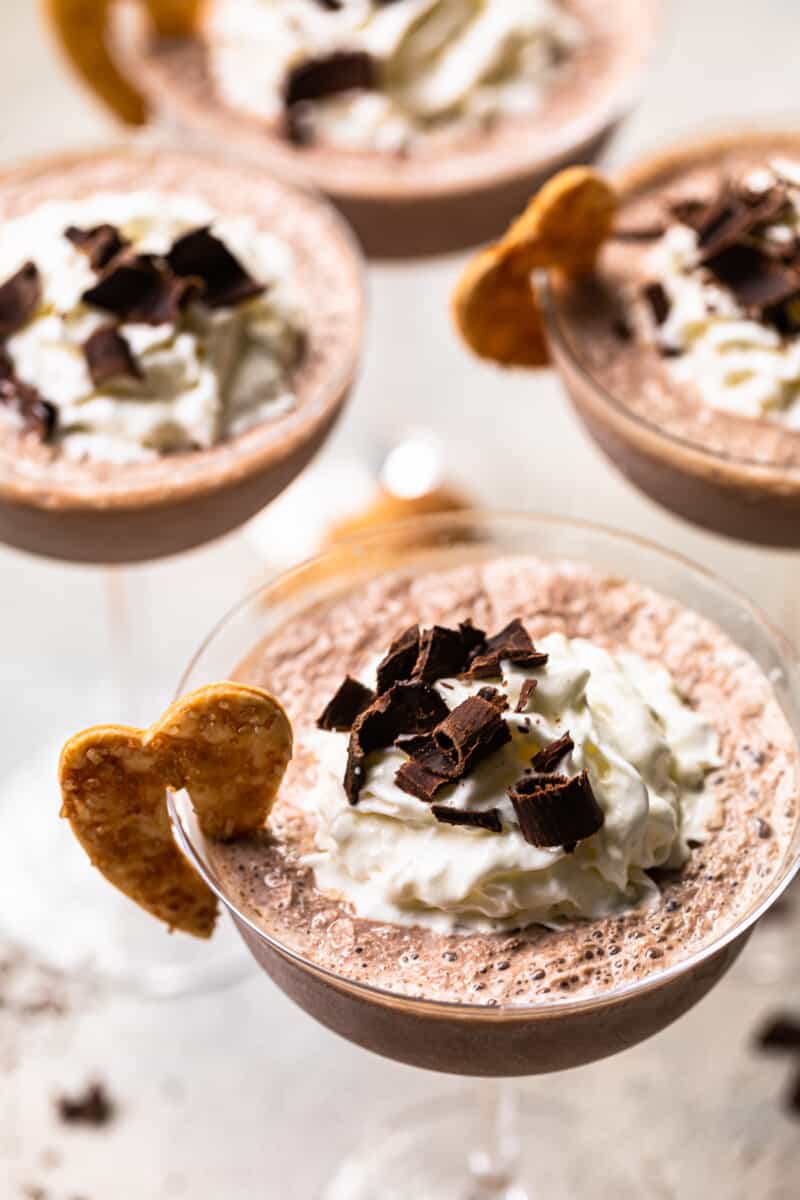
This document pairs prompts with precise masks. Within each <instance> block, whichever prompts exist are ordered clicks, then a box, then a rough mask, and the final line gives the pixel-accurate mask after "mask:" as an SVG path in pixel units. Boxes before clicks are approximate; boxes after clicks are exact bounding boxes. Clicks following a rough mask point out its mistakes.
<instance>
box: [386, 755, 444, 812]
mask: <svg viewBox="0 0 800 1200" xmlns="http://www.w3.org/2000/svg"><path fill="white" fill-rule="evenodd" d="M394 781H395V783H396V784H397V786H398V787H399V788H400V790H401V792H407V793H408V795H409V796H414V798H415V799H417V800H422V801H423V802H424V803H425V804H430V803H431V802H432V800H433V798H434V796H435V795H436V793H437V792H439V791H441V789H442V788H443V787H444V786H445V785H446V784H447V783H449V782H450V780H449V779H448V778H447V776H446V775H437V773H436V772H435V771H431V770H429V769H428V767H426V766H425V765H424V764H423V763H421V762H417V761H416V759H413V758H410V759H409V760H408V762H406V763H403V765H402V767H400V769H399V770H398V771H397V772H396V773H395V777H394Z"/></svg>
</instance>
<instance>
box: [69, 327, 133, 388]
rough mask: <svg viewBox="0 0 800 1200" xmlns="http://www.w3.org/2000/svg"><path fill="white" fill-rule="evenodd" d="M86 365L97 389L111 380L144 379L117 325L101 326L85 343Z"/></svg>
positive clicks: (126, 340)
mask: <svg viewBox="0 0 800 1200" xmlns="http://www.w3.org/2000/svg"><path fill="white" fill-rule="evenodd" d="M83 353H84V357H85V358H86V365H87V366H88V368H89V374H90V375H91V377H92V383H93V384H94V386H95V387H96V388H100V387H102V386H103V385H104V384H106V383H108V382H109V380H111V379H125V378H127V379H142V378H143V372H142V368H141V367H140V366H139V364H138V362H137V361H136V359H135V358H134V356H133V352H132V350H131V348H130V345H129V344H128V339H127V338H126V337H124V336H123V335H122V334H121V333H120V331H119V330H118V329H117V327H116V326H115V325H101V326H100V328H99V329H96V330H95V331H94V333H93V334H91V336H90V337H88V338H87V339H86V341H85V342H84V343H83Z"/></svg>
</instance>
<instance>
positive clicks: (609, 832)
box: [307, 633, 719, 931]
mask: <svg viewBox="0 0 800 1200" xmlns="http://www.w3.org/2000/svg"><path fill="white" fill-rule="evenodd" d="M537 650H541V651H544V652H545V653H546V654H547V655H548V659H547V662H546V664H545V665H544V666H541V667H537V668H534V669H531V668H530V667H515V666H512V665H511V664H510V663H509V662H508V661H504V662H503V663H502V665H501V669H502V681H501V680H495V681H492V682H494V683H495V686H496V687H497V688H498V689H499V690H501V691H502V692H503V693H504V694H505V695H506V696H507V697H508V700H509V708H508V709H507V710H506V711H505V712H504V713H503V719H504V720H505V721H506V722H507V723H508V726H509V729H510V732H511V739H510V741H508V742H507V743H506V744H505V745H503V746H502V747H501V748H500V749H499V750H498V751H497V752H496V753H494V754H492V755H490V756H489V757H487V758H485V759H484V760H483V761H482V762H480V764H479V765H478V766H476V767H475V769H474V770H473V771H472V772H470V773H469V774H468V775H467V776H466V777H465V778H463V779H461V780H460V781H458V782H456V783H454V784H450V785H448V786H447V787H446V788H444V789H443V790H442V791H441V792H440V793H439V794H437V796H436V801H437V803H439V802H441V803H442V804H444V805H447V806H448V807H452V808H457V809H461V810H467V811H476V810H480V811H483V810H490V809H497V810H498V811H499V815H500V818H501V822H502V831H501V832H499V833H497V832H491V831H488V830H483V829H479V828H462V827H457V826H454V825H450V824H443V823H441V822H440V821H438V820H437V819H436V817H435V815H434V813H433V811H432V808H431V806H430V805H429V804H426V803H424V802H423V801H421V800H418V799H416V798H415V797H413V796H411V795H408V794H407V793H406V792H404V791H402V790H401V789H400V788H398V786H397V784H396V782H395V776H396V773H397V771H398V769H399V768H400V767H401V766H402V764H403V763H404V762H405V761H406V755H405V754H404V752H403V751H402V750H400V749H398V748H397V747H396V746H393V747H391V748H389V749H387V750H380V751H377V752H375V753H373V754H371V755H370V756H369V757H368V759H367V763H366V777H365V779H364V782H363V785H362V788H361V792H360V796H359V800H358V803H357V805H355V806H353V805H351V804H349V803H348V800H347V796H346V795H345V790H344V787H343V785H342V778H343V775H344V772H345V766H346V760H347V745H348V735H347V734H346V733H329V732H319V733H318V734H316V735H315V739H314V750H315V752H316V753H317V755H318V759H319V773H318V775H319V777H318V781H317V786H316V787H315V788H314V789H313V791H312V792H311V794H310V795H309V797H308V800H307V805H308V807H309V809H310V810H311V811H312V812H313V814H314V816H315V818H316V824H317V834H316V838H317V844H318V847H319V853H318V854H316V855H315V856H314V857H313V860H312V861H313V866H314V871H315V876H316V881H317V886H318V887H319V888H320V889H321V890H323V891H330V892H334V893H337V894H338V895H340V896H342V897H343V898H344V899H345V900H347V901H349V902H351V903H352V905H353V907H354V909H355V911H356V913H357V914H358V915H359V916H361V917H367V918H371V919H374V920H378V921H390V922H393V923H397V924H421V925H428V926H431V927H433V928H436V929H440V930H442V931H453V930H459V929H472V930H475V929H477V930H496V929H504V928H513V927H516V926H524V925H527V924H532V923H542V924H545V925H553V926H557V925H559V924H561V923H563V922H565V921H568V920H571V919H574V918H578V917H587V918H594V917H599V916H603V915H606V914H609V913H613V912H614V911H616V910H618V909H620V908H623V907H626V906H630V905H634V904H637V903H641V902H643V901H645V900H646V899H647V898H648V897H651V898H652V897H653V896H655V895H656V894H657V887H656V884H655V883H654V882H653V881H652V880H651V879H650V877H649V876H648V874H647V872H648V871H649V870H651V869H652V868H655V867H667V868H677V867H680V866H681V865H682V864H683V863H684V862H685V860H686V858H687V856H688V853H689V850H688V842H689V841H690V840H702V838H703V837H704V833H705V829H706V826H707V824H713V823H715V818H716V819H718V816H719V814H716V813H715V812H714V811H713V809H712V807H711V801H710V799H709V794H708V793H707V792H706V790H705V788H704V779H705V776H706V774H707V772H708V771H709V770H711V769H712V768H713V767H714V766H716V765H718V762H719V759H718V741H717V736H716V733H715V732H714V730H713V729H712V728H711V727H710V726H709V725H708V724H707V723H706V722H705V721H704V720H703V719H702V718H701V717H700V716H699V715H698V714H697V713H695V712H694V711H693V710H692V709H691V708H690V707H689V706H688V705H687V704H686V703H685V702H684V701H683V700H682V699H681V697H680V696H679V695H678V693H677V691H676V690H675V686H674V684H673V681H672V678H671V676H670V675H669V674H668V672H667V671H666V670H664V669H663V668H662V667H660V666H657V665H654V664H653V663H650V662H647V661H645V660H644V659H642V658H640V657H639V656H637V655H635V654H631V653H618V654H611V653H609V652H608V651H606V650H604V649H602V648H601V647H599V646H597V645H595V644H593V643H592V642H591V641H588V640H585V639H582V638H574V639H568V638H566V637H564V636H563V635H562V634H557V633H554V634H551V635H549V636H548V637H545V638H542V639H539V640H538V641H537ZM531 678H533V679H536V681H537V686H536V688H535V690H533V691H532V692H531V693H530V695H529V698H528V700H527V703H526V705H525V708H524V711H523V712H521V713H517V712H515V711H514V709H515V708H516V706H517V702H518V700H519V697H520V692H521V689H522V687H523V685H524V683H525V681H526V680H527V679H531ZM364 682H365V683H366V684H368V685H372V684H373V683H374V677H370V678H367V677H365V679H364ZM486 682H487V681H486V680H482V681H478V682H472V681H467V680H464V679H449V680H441V681H440V682H439V683H437V684H436V685H435V686H436V689H437V691H438V692H439V693H440V695H441V696H442V698H443V699H444V700H445V702H446V704H447V705H448V707H449V708H450V709H451V710H452V708H454V707H455V706H456V705H458V704H459V703H460V702H461V701H462V700H464V699H465V698H466V697H468V696H471V695H475V694H477V692H478V691H479V690H480V688H481V686H485V684H486ZM567 732H568V733H569V734H570V736H571V739H572V743H573V749H572V750H571V752H570V753H569V754H568V756H567V757H566V758H565V759H564V761H563V762H561V763H559V766H558V770H559V772H563V774H564V775H568V776H574V775H576V774H578V773H580V772H582V771H586V772H587V773H588V777H589V780H590V783H591V789H592V791H593V793H594V796H595V798H596V800H597V803H598V804H599V805H600V807H601V809H602V812H603V817H604V820H603V824H602V827H601V828H600V829H599V831H598V832H597V833H595V834H594V835H593V836H591V837H587V838H586V839H585V840H584V841H581V842H579V843H578V845H577V847H576V848H575V850H574V852H572V853H571V852H569V849H565V848H564V847H557V848H546V847H545V848H542V847H539V846H536V845H532V844H531V843H530V842H529V841H528V840H526V838H525V837H524V836H523V833H522V831H521V829H520V823H519V820H518V819H517V814H516V811H515V808H514V805H513V803H512V801H511V799H510V798H509V796H508V789H509V788H511V787H513V785H514V784H515V783H516V782H517V781H518V780H519V779H520V777H521V776H522V775H523V773H524V772H525V770H526V769H528V770H530V769H531V760H532V758H533V756H534V755H535V754H537V753H538V751H539V750H541V749H542V748H543V747H544V746H546V745H549V744H550V743H551V742H553V741H554V740H556V739H558V738H560V737H562V736H563V735H564V734H565V733H567Z"/></svg>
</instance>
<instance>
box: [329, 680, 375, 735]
mask: <svg viewBox="0 0 800 1200" xmlns="http://www.w3.org/2000/svg"><path fill="white" fill-rule="evenodd" d="M374 702H375V693H374V692H373V690H372V688H368V687H365V686H364V684H363V683H360V682H359V681H358V680H357V679H353V678H352V676H350V675H348V676H347V678H346V679H345V681H344V683H342V684H341V685H340V686H339V689H338V691H337V692H336V694H335V696H333V698H332V699H331V700H329V701H328V703H327V704H326V706H325V708H324V710H323V712H322V715H321V716H320V718H319V720H318V721H317V725H318V727H319V728H320V729H325V730H328V731H331V730H337V731H338V732H340V733H349V732H350V730H351V729H352V728H353V725H354V724H355V720H356V717H360V716H361V714H362V712H364V710H365V709H367V708H369V706H370V704H374Z"/></svg>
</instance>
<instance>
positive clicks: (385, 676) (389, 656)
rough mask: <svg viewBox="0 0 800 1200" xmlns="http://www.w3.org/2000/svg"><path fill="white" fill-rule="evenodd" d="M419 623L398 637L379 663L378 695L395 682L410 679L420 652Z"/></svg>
mask: <svg viewBox="0 0 800 1200" xmlns="http://www.w3.org/2000/svg"><path fill="white" fill-rule="evenodd" d="M419 643H420V632H419V625H412V626H411V627H410V628H409V629H406V630H405V631H404V632H403V633H401V634H400V636H399V637H396V638H395V639H394V641H393V642H392V644H391V646H390V647H389V649H388V650H387V652H386V654H385V655H384V657H383V658H382V659H381V661H380V662H379V663H378V670H377V676H378V695H381V694H382V693H383V692H386V691H388V690H389V688H390V687H391V686H392V684H393V683H399V682H400V680H401V679H410V678H411V672H412V671H413V670H414V666H415V664H416V661H417V656H418V654H419Z"/></svg>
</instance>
